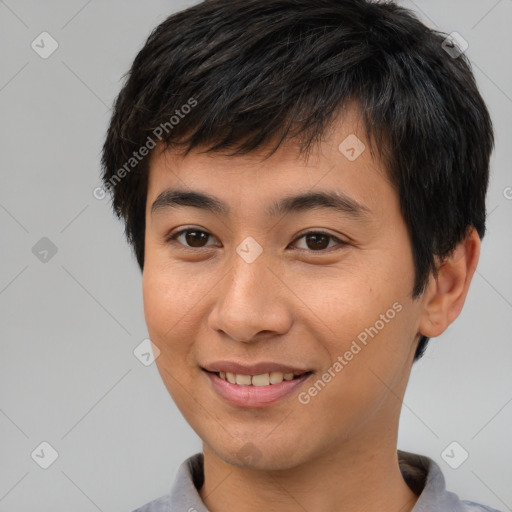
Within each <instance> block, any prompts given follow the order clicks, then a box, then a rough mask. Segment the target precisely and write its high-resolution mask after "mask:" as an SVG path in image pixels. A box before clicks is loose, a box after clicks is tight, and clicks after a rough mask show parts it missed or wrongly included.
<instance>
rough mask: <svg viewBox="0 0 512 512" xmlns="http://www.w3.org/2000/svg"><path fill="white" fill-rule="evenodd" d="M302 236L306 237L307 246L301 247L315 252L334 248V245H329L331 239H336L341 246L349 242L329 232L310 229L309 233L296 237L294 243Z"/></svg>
mask: <svg viewBox="0 0 512 512" xmlns="http://www.w3.org/2000/svg"><path fill="white" fill-rule="evenodd" d="M302 238H304V241H305V244H306V247H299V248H300V249H304V250H309V251H314V252H319V251H323V250H325V249H330V248H332V247H333V246H332V245H331V246H329V239H331V240H333V241H336V242H337V243H338V245H341V246H344V245H348V244H347V242H344V241H343V240H340V239H339V238H337V237H335V236H333V235H330V234H329V233H324V232H323V231H308V232H307V233H303V234H302V235H301V236H299V237H298V238H296V239H295V240H294V242H293V243H297V241H298V240H300V239H302ZM334 245H336V244H334Z"/></svg>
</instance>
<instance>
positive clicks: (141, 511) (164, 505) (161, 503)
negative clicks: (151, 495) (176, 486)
mask: <svg viewBox="0 0 512 512" xmlns="http://www.w3.org/2000/svg"><path fill="white" fill-rule="evenodd" d="M170 510H171V508H170V503H169V495H168V494H167V495H165V496H160V498H157V499H155V500H153V501H150V502H149V503H146V504H145V505H143V506H142V507H139V508H137V509H135V510H133V511H132V512H169V511H170Z"/></svg>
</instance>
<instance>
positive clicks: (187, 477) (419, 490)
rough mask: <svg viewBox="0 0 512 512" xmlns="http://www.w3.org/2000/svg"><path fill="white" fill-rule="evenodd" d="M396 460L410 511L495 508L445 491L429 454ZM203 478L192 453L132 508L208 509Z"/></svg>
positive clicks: (155, 511)
mask: <svg viewBox="0 0 512 512" xmlns="http://www.w3.org/2000/svg"><path fill="white" fill-rule="evenodd" d="M398 463H399V465H400V471H401V472H402V476H403V477H404V480H405V481H406V482H407V485H408V486H409V487H410V488H411V489H412V491H413V492H414V493H416V495H419V498H418V501H417V502H416V504H415V505H414V508H413V509H412V512H499V511H498V510H496V509H494V508H491V507H486V506H485V505H480V504H478V503H474V502H472V501H467V500H460V499H459V497H458V496H457V495H456V494H454V493H453V492H449V491H447V490H446V486H445V481H444V476H443V473H442V472H441V468H440V467H439V466H438V465H437V464H436V463H435V462H434V461H433V460H432V459H430V458H429V457H425V456H424V455H418V454H415V453H410V452H404V451H402V450H398ZM203 481H204V474H203V454H202V453H196V454H195V455H192V456H191V457H189V458H188V459H186V460H185V461H184V462H183V463H182V464H181V466H180V467H179V468H178V472H177V474H176V478H175V480H174V484H173V486H172V488H171V492H170V493H169V494H166V495H165V496H161V497H160V498H158V499H156V500H153V501H151V502H150V503H147V504H146V505H144V506H142V507H140V508H138V509H136V510H134V511H133V512H209V510H208V509H207V508H206V505H205V504H204V503H203V502H202V500H201V497H200V496H199V492H198V490H199V489H200V488H201V486H202V485H203Z"/></svg>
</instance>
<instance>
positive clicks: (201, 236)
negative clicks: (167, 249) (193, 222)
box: [167, 229, 211, 249]
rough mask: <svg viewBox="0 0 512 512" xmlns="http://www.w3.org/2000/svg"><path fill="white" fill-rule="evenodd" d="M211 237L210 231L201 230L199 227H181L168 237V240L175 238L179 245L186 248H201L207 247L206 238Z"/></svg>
mask: <svg viewBox="0 0 512 512" xmlns="http://www.w3.org/2000/svg"><path fill="white" fill-rule="evenodd" d="M209 237H211V235H210V233H207V232H206V231H201V230H199V229H182V230H181V231H178V233H175V234H174V235H172V236H170V237H169V238H168V240H167V241H168V242H170V241H171V240H177V241H178V242H179V243H180V244H181V245H184V246H185V247H188V248H199V249H200V248H202V247H207V245H206V243H205V242H207V241H208V238H209ZM180 238H181V240H179V239H180Z"/></svg>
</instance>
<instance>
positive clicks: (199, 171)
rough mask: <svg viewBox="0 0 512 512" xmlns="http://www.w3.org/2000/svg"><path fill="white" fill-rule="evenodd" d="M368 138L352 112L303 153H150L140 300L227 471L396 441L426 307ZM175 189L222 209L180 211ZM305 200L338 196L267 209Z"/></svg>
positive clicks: (190, 416)
mask: <svg viewBox="0 0 512 512" xmlns="http://www.w3.org/2000/svg"><path fill="white" fill-rule="evenodd" d="M363 133H364V132H363V129H362V126H361V124H360V123H358V117H357V116H356V115H355V113H354V111H352V114H351V115H346V116H345V119H344V121H343V122H340V123H338V124H336V125H335V126H333V129H332V130H331V131H330V132H329V133H328V134H327V136H326V139H325V140H324V142H322V144H321V145H320V146H319V147H318V148H317V150H316V151H315V152H313V153H312V154H311V156H310V157H309V159H308V160H307V161H305V159H304V158H300V157H299V156H298V152H297V149H296V147H295V146H293V145H292V144H286V145H283V146H281V147H280V148H279V150H278V151H277V152H276V153H275V154H274V155H273V156H272V157H270V158H269V159H267V160H263V159H262V155H263V153H251V154H249V155H243V156H236V157H234V156H226V155H222V154H218V153H213V154H212V153H210V154H200V153H199V152H193V153H191V154H189V155H188V156H186V157H185V158H183V157H181V156H179V155H178V153H170V152H163V153H155V154H154V155H153V158H152V161H151V164H150V175H149V186H148V196H147V207H146V238H145V262H144V271H143V294H144V309H145V317H146V322H147V326H148V331H149V335H150V338H151V340H152V341H153V343H154V344H155V345H156V346H157V347H158V348H159V349H160V355H159V357H158V358H157V360H156V364H157V366H158V370H159V372H160V374H161V376H162V379H163V381H164V383H165V385H166V387H167V389H168V391H169V393H170V394H171V396H172V398H173V399H174V401H175V402H176V404H177V406H178V408H179V409H180V411H181V412H182V414H183V415H184V417H185V419H186V420H187V421H188V423H189V424H190V425H191V426H192V428H193V429H194V430H195V431H196V433H197V434H198V435H199V436H200V437H201V439H202V440H203V441H204V443H205V445H206V446H207V447H208V448H209V449H210V450H212V451H213V452H215V453H216V454H217V455H218V456H219V457H220V458H221V459H222V460H224V461H227V462H229V463H231V464H237V465H244V464H245V465H249V466H251V467H259V468H264V469H272V468H273V469H284V468H290V467H295V466H298V465H300V464H302V463H305V462H308V461H311V460H312V459H314V458H315V457H319V456H322V455H326V454H332V453H334V452H335V451H339V450H346V449H349V450H358V449H360V447H363V446H364V448H365V450H366V449H368V448H369V447H371V446H373V447H376V446H377V445H380V444H382V443H385V442H386V443H387V442H388V441H390V439H391V438H394V437H395V436H396V429H397V424H398V417H399V412H400V406H401V400H400V399H401V397H402V396H403V393H404V390H405V386H406V383H407V379H408V376H409V372H410V367H411V364H412V360H413V356H414V349H415V345H416V343H415V342H416V341H417V338H416V335H417V332H418V326H419V322H420V317H421V313H422V308H423V305H422V301H421V300H413V299H412V297H411V290H412V288H413V283H414V267H413V259H412V252H411V247H410V242H409V237H408V233H407V230H406V226H405V223H404V220H403V218H402V216H401V214H400V210H399V202H398V196H397V193H396V192H395V190H394V188H393V187H392V186H391V184H390V182H389V181H388V179H387V177H386V174H385V172H384V169H383V168H382V165H381V164H380V163H379V162H378V161H377V160H373V159H372V157H371V155H370V150H369V147H368V144H367V141H366V140H365V138H364V135H363ZM351 134H356V135H357V137H358V138H359V139H360V140H361V141H363V142H364V143H365V145H366V149H365V150H364V151H363V152H362V153H361V154H360V155H359V156H358V157H357V158H356V159H355V160H354V159H353V157H354V155H356V154H357V152H358V148H357V147H356V146H354V143H353V142H354V140H353V139H348V141H347V142H346V143H345V144H344V145H342V151H340V149H339V148H338V146H339V145H340V143H341V142H342V141H344V140H345V139H346V138H347V137H348V136H349V135H351ZM351 148H354V151H352V149H351ZM347 156H348V157H350V159H349V158H347ZM178 189H179V190H180V191H185V192H192V191H193V192H197V193H201V194H205V195H208V196H213V197H215V198H216V199H217V200H218V201H220V202H222V203H223V204H224V205H225V210H226V211H225V212H221V211H212V210H211V209H208V208H206V207H205V204H206V203H205V202H202V201H199V203H197V205H196V206H191V205H184V204H176V203H173V204H171V201H170V192H171V191H176V190H178ZM166 191H167V195H166ZM309 193H327V194H334V195H335V196H336V195H337V197H338V198H342V199H344V205H343V207H341V208H334V207H327V206H318V203H316V204H317V206H314V207H312V206H311V202H309V203H308V202H307V201H306V202H302V203H300V204H299V206H300V207H296V208H292V209H288V210H276V209H274V211H273V212H269V211H268V209H269V207H270V206H271V205H274V204H277V203H279V202H280V201H281V200H282V199H283V198H286V197H289V196H296V195H302V194H309ZM157 198H159V200H158V202H157V203H156V204H155V207H154V208H153V204H154V202H155V201H156V200H157ZM183 202H184V201H182V203H183ZM185 202H186V201H185ZM296 206H297V204H296ZM228 210H229V213H227V211H228ZM185 229H188V230H189V231H185V232H183V233H181V234H180V233H179V232H181V231H182V230H185ZM308 233H309V235H308V236H304V235H307V234H308ZM173 235H176V236H174V239H171V237H173ZM219 361H223V362H234V363H238V364H241V365H245V366H250V365H255V364H256V363H274V364H275V365H276V366H275V367H274V371H275V370H276V369H279V368H281V367H284V366H286V367H287V368H288V370H289V369H290V368H292V369H295V370H297V372H296V373H300V371H308V372H312V373H309V374H307V375H306V376H303V377H301V378H299V379H298V380H294V381H289V380H286V379H285V380H283V382H281V383H280V384H279V383H277V381H279V380H280V378H282V377H280V374H279V372H277V373H274V374H273V375H270V376H269V378H270V377H272V378H273V380H274V381H276V384H270V383H269V384H267V385H263V386H251V388H250V389H249V387H248V386H244V385H243V384H232V383H229V382H226V381H224V380H221V379H220V377H219V376H216V375H213V374H211V373H208V372H207V371H205V369H204V368H210V369H213V370H215V369H217V367H216V364H217V363H218V362H219ZM336 362H337V363H338V364H336ZM217 366H218V365H217ZM265 369H266V366H265V364H264V365H263V366H262V367H260V368H258V369H255V370H256V371H254V372H250V371H247V372H246V373H248V374H265V373H269V372H265ZM269 370H270V367H269ZM282 373H286V372H282ZM288 373H290V372H288ZM235 378H236V377H235ZM288 378H289V377H288ZM244 379H245V381H247V378H246V377H239V378H238V381H239V382H243V381H244ZM257 380H258V381H259V382H260V383H262V382H263V383H264V382H265V376H263V377H259V378H258V379H257ZM315 383H316V386H315ZM272 386H276V387H275V388H272ZM219 390H220V391H219ZM248 455H249V456H251V457H252V462H251V461H250V460H251V457H247V456H248Z"/></svg>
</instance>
